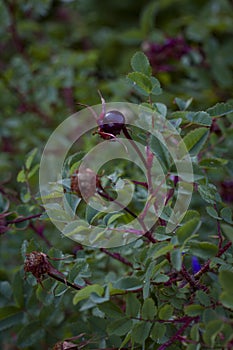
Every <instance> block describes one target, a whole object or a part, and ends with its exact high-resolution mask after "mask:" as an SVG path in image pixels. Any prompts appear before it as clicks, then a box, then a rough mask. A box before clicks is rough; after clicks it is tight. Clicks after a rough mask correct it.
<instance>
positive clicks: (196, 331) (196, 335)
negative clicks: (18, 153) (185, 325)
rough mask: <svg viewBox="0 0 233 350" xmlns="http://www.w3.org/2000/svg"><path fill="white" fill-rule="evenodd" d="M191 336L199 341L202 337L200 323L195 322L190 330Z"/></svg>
mask: <svg viewBox="0 0 233 350" xmlns="http://www.w3.org/2000/svg"><path fill="white" fill-rule="evenodd" d="M190 336H191V339H192V340H195V341H198V340H199V339H200V333H199V324H194V325H193V326H192V328H191V331H190Z"/></svg>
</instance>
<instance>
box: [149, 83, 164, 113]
mask: <svg viewBox="0 0 233 350" xmlns="http://www.w3.org/2000/svg"><path fill="white" fill-rule="evenodd" d="M150 81H151V84H152V89H151V94H152V95H160V94H161V93H162V89H161V87H160V82H159V80H158V79H156V78H155V77H151V78H150ZM160 105H161V104H160ZM157 108H158V107H157Z"/></svg>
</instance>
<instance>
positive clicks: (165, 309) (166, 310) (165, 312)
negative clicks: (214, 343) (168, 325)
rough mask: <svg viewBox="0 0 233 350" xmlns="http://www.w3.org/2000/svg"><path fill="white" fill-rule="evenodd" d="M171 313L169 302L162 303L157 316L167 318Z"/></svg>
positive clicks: (162, 318) (171, 308)
mask: <svg viewBox="0 0 233 350" xmlns="http://www.w3.org/2000/svg"><path fill="white" fill-rule="evenodd" d="M172 315H173V307H172V306H171V305H169V304H165V305H163V306H162V307H161V308H160V309H159V318H160V319H161V320H169V319H170V318H171V317H172Z"/></svg>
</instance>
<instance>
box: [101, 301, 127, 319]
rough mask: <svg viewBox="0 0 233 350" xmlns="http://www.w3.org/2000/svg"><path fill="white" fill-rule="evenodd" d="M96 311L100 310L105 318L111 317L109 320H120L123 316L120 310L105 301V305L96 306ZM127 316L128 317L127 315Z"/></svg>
mask: <svg viewBox="0 0 233 350" xmlns="http://www.w3.org/2000/svg"><path fill="white" fill-rule="evenodd" d="M98 309H100V311H102V312H104V313H105V315H106V316H108V317H111V318H121V317H122V316H123V312H122V310H121V308H120V307H119V306H118V305H116V304H114V303H113V302H111V301H107V302H105V303H102V304H100V305H98ZM127 316H129V315H127ZM130 316H131V315H130Z"/></svg>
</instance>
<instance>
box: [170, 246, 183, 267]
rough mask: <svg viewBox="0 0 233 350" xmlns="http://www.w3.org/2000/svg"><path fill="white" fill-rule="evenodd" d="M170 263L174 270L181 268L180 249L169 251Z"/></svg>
mask: <svg viewBox="0 0 233 350" xmlns="http://www.w3.org/2000/svg"><path fill="white" fill-rule="evenodd" d="M171 263H172V266H173V267H174V269H176V271H180V270H181V265H182V254H181V251H180V249H174V250H172V251H171Z"/></svg>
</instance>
